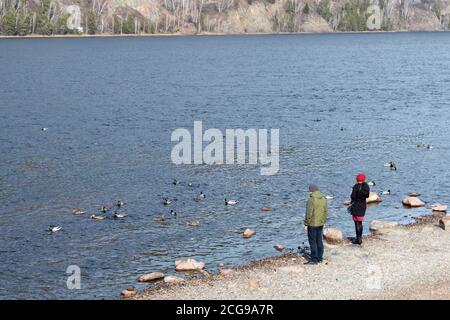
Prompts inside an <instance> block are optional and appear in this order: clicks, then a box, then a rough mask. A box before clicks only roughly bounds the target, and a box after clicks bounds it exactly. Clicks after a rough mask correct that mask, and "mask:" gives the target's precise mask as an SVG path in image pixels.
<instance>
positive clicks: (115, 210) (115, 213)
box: [47, 180, 239, 233]
mask: <svg viewBox="0 0 450 320" xmlns="http://www.w3.org/2000/svg"><path fill="white" fill-rule="evenodd" d="M179 184H180V182H179V181H178V180H173V181H172V185H174V186H177V185H179ZM187 186H188V187H189V188H192V187H194V183H193V182H192V181H189V182H188V183H187ZM205 199H206V195H205V194H204V193H203V191H200V193H198V194H197V196H196V197H195V198H194V199H193V200H194V201H197V202H198V201H202V200H205ZM172 201H173V200H171V199H170V198H168V197H163V198H162V204H163V205H164V206H169V205H170V204H172ZM238 203H239V201H238V200H233V199H227V198H225V199H224V204H225V205H226V206H228V205H236V204H238ZM124 206H125V203H124V202H123V201H122V200H118V201H117V202H116V203H115V204H114V205H113V206H110V207H107V206H105V205H103V206H101V207H100V208H99V209H98V211H99V212H98V213H97V214H95V213H94V214H92V215H91V216H90V219H91V220H96V221H101V220H105V219H106V218H107V216H108V213H111V217H112V218H113V219H124V218H126V217H127V216H128V215H127V214H126V213H120V209H121V208H123V207H124ZM72 214H73V215H75V216H83V215H84V214H86V211H82V210H80V209H74V210H73V211H72ZM170 215H172V216H173V217H176V216H177V212H176V211H175V210H170ZM165 220H166V218H165V215H164V214H162V215H157V216H155V217H153V221H156V222H163V221H165ZM187 225H188V226H191V227H197V226H199V225H200V222H199V221H189V222H187ZM47 230H48V231H49V232H50V233H55V232H59V231H61V230H63V228H62V226H55V225H49V226H48V229H47Z"/></svg>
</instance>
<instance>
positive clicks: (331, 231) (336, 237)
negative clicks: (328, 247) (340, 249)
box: [323, 228, 344, 244]
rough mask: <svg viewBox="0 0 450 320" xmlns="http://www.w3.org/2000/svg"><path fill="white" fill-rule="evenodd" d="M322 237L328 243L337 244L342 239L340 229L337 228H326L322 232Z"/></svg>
mask: <svg viewBox="0 0 450 320" xmlns="http://www.w3.org/2000/svg"><path fill="white" fill-rule="evenodd" d="M323 238H324V239H325V241H326V242H328V243H330V244H338V243H341V242H342V241H344V236H343V235H342V231H341V230H339V229H338V228H327V229H326V230H325V232H324V233H323Z"/></svg>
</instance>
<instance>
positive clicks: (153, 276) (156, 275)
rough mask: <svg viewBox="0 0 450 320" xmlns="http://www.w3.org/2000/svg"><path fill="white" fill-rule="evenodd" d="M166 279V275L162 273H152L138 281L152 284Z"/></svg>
mask: <svg viewBox="0 0 450 320" xmlns="http://www.w3.org/2000/svg"><path fill="white" fill-rule="evenodd" d="M163 278H164V273H162V272H151V273H148V274H145V275H143V276H141V277H139V278H138V279H137V281H138V282H152V281H156V280H160V279H163Z"/></svg>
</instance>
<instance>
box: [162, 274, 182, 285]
mask: <svg viewBox="0 0 450 320" xmlns="http://www.w3.org/2000/svg"><path fill="white" fill-rule="evenodd" d="M184 281H185V280H184V279H183V278H180V277H175V276H166V277H164V282H165V283H169V284H174V283H180V282H184Z"/></svg>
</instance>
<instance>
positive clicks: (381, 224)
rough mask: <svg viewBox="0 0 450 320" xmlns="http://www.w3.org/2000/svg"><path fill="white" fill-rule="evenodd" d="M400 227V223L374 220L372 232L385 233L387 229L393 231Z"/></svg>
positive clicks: (371, 226) (371, 225)
mask: <svg viewBox="0 0 450 320" xmlns="http://www.w3.org/2000/svg"><path fill="white" fill-rule="evenodd" d="M398 225H399V223H398V222H392V221H381V220H373V221H372V222H371V223H370V231H373V232H383V231H384V230H386V229H392V228H395V227H397V226H398Z"/></svg>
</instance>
